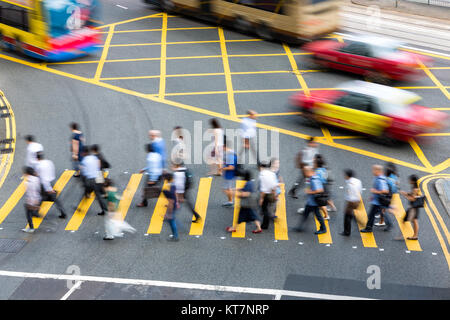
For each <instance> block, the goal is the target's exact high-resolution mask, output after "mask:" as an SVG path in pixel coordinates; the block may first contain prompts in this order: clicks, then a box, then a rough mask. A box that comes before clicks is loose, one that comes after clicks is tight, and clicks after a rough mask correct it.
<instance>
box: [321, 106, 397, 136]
mask: <svg viewBox="0 0 450 320" xmlns="http://www.w3.org/2000/svg"><path fill="white" fill-rule="evenodd" d="M313 110H314V114H315V116H316V119H317V120H318V121H320V122H323V123H327V124H331V125H333V126H338V127H341V128H345V129H350V130H353V131H358V132H361V133H365V134H369V135H373V136H380V135H381V134H382V133H383V132H384V130H385V129H386V128H387V127H389V126H390V125H391V123H392V119H391V118H389V117H386V116H382V115H379V114H375V113H371V112H366V111H361V110H356V109H350V108H345V107H340V106H337V105H333V104H329V103H315V105H314V108H313Z"/></svg>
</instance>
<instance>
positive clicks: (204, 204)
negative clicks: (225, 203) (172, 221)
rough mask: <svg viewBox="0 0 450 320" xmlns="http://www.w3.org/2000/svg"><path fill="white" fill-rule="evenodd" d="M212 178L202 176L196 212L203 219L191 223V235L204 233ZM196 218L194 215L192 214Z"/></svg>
mask: <svg viewBox="0 0 450 320" xmlns="http://www.w3.org/2000/svg"><path fill="white" fill-rule="evenodd" d="M211 183H212V178H211V177H209V178H200V183H199V185H198V191H197V201H196V202H195V212H197V213H198V214H199V215H200V217H201V220H200V221H199V222H196V223H192V224H191V230H190V231H189V235H191V236H200V235H202V234H203V228H204V226H205V220H206V212H207V210H208V201H209V193H210V192H211ZM192 219H194V216H192Z"/></svg>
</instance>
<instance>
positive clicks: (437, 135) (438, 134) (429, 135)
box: [418, 132, 450, 137]
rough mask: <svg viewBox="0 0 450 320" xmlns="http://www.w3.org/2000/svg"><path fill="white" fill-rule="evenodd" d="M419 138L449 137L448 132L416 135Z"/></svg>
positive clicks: (449, 133)
mask: <svg viewBox="0 0 450 320" xmlns="http://www.w3.org/2000/svg"><path fill="white" fill-rule="evenodd" d="M418 136H419V137H447V136H450V132H441V133H422V134H419V135H418Z"/></svg>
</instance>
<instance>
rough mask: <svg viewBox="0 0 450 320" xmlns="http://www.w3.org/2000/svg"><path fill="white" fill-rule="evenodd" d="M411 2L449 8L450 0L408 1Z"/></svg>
mask: <svg viewBox="0 0 450 320" xmlns="http://www.w3.org/2000/svg"><path fill="white" fill-rule="evenodd" d="M406 1H409V2H417V3H423V4H427V5H431V6H440V7H449V8H450V0H406Z"/></svg>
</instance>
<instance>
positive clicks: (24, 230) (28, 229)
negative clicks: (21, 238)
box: [22, 228, 34, 233]
mask: <svg viewBox="0 0 450 320" xmlns="http://www.w3.org/2000/svg"><path fill="white" fill-rule="evenodd" d="M22 231H23V232H26V233H33V232H34V229H30V228H25V229H22Z"/></svg>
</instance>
